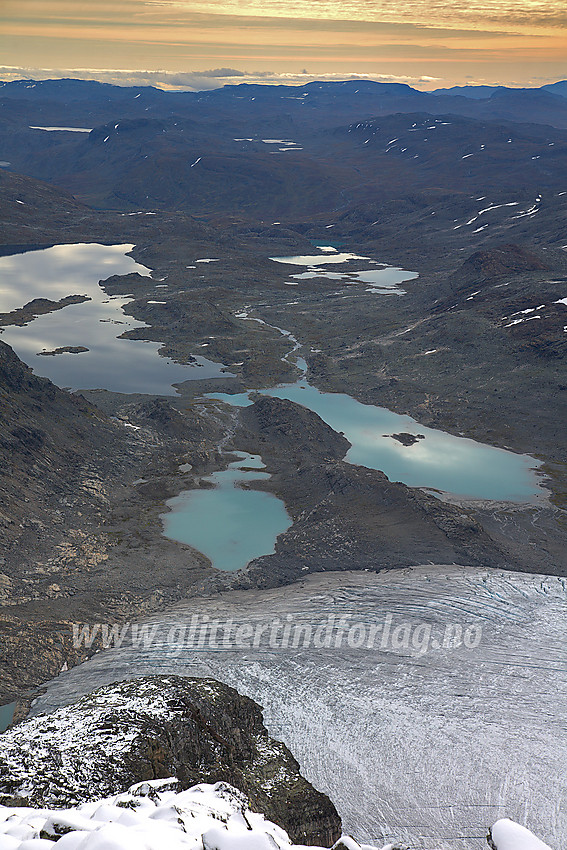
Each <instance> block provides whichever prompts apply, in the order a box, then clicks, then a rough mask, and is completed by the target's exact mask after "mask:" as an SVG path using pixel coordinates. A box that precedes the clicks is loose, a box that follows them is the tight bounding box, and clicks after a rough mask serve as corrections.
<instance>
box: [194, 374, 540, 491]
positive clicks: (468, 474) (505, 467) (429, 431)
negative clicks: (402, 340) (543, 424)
mask: <svg viewBox="0 0 567 850" xmlns="http://www.w3.org/2000/svg"><path fill="white" fill-rule="evenodd" d="M260 393H261V394H262V395H269V396H273V397H275V398H284V399H288V400H289V401H295V402H297V403H298V404H301V405H303V407H307V408H308V409H309V410H313V411H314V412H315V413H317V414H318V415H319V416H320V417H321V419H323V420H324V421H325V422H326V423H327V424H328V425H330V426H331V428H333V430H335V431H339V432H342V433H343V434H344V435H345V437H346V438H347V440H349V442H350V443H352V448H351V449H349V451H348V453H347V455H346V458H345V459H346V460H347V462H348V463H352V464H355V465H357V466H366V467H368V468H369V469H379V470H381V471H382V472H384V473H385V474H386V475H387V476H388V478H389V479H390V481H401V482H403V483H404V484H407V485H408V486H410V487H421V488H424V489H429V490H433V491H435V490H439V491H442V492H444V493H450V494H452V495H455V496H459V497H462V498H466V499H490V500H497V501H510V502H533V501H535V500H537V499H538V498H539V499H543V498H545V491H544V490H543V488H542V487H540V485H539V481H538V476H537V467H538V466H541V462H540V461H537V460H534V458H531V457H529V456H527V455H519V454H516V453H514V452H510V451H506V450H504V449H498V448H495V447H493V446H488V445H485V444H483V443H477V442H475V441H474V440H470V439H467V438H464V437H455V436H453V435H452V434H446V433H445V432H443V431H438V430H435V429H433V428H425V427H424V426H423V425H420V424H419V422H416V421H415V419H412V418H411V417H410V416H404V415H400V414H397V413H392V411H391V410H387V409H386V408H384V407H376V406H374V405H369V404H362V403H361V402H359V401H356V399H354V398H351V396H348V395H344V394H342V393H327V392H321V390H318V389H317V388H316V387H313V386H311V385H310V384H309V383H308V382H307V381H306V380H300V381H298V382H297V383H295V384H284V385H282V386H279V387H274V388H273V389H267V390H261V391H260ZM251 395H253V394H248V393H240V394H235V395H230V394H227V393H211V394H208V395H207V398H216V399H220V400H222V401H225V402H227V403H228V404H231V405H237V406H241V407H243V406H247V405H249V404H252V399H251V397H250V396H251ZM400 433H406V434H412V435H414V436H415V437H418V436H419V437H420V438H419V439H417V441H416V442H415V443H414V444H413V445H410V446H405V445H403V444H402V443H400V441H399V440H397V439H395V438H394V437H393V436H391V435H392V434H400ZM421 437H422V438H421Z"/></svg>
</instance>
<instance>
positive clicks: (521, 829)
mask: <svg viewBox="0 0 567 850" xmlns="http://www.w3.org/2000/svg"><path fill="white" fill-rule="evenodd" d="M488 844H489V845H490V847H492V848H493V850H551V847H550V846H549V845H548V844H544V843H543V841H540V840H539V838H536V837H535V835H534V834H533V832H530V831H529V829H526V827H525V826H520V824H519V823H514V821H512V820H509V818H502V819H501V820H498V821H496V823H495V824H494V826H493V827H492V828H491V830H490V834H489V836H488Z"/></svg>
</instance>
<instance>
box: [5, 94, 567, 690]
mask: <svg viewBox="0 0 567 850" xmlns="http://www.w3.org/2000/svg"><path fill="white" fill-rule="evenodd" d="M356 85H357V86H358V83H357V84H356ZM376 86H377V84H368V85H367V84H366V83H364V84H361V88H360V91H359V92H358V93H357V94H356V97H354V94H355V92H354V91H353V89H352V86H351V85H350V84H345V85H344V86H343V85H341V84H335V85H334V86H333V85H326V84H325V85H320V86H318V85H315V84H310V85H309V86H305V87H302V88H301V89H299V90H297V91H296V90H294V94H295V95H297V97H301V98H302V100H301V101H299V100H290V99H289V97H288V95H289V90H288V89H287V88H286V87H234V88H231V87H227V89H225V90H222V91H218V92H209V93H207V94H199V95H195V94H189V93H188V94H187V95H185V94H184V95H179V94H175V95H167V94H166V93H164V92H159V91H157V90H154V89H119V88H117V87H112V86H101V85H100V84H94V83H80V82H76V81H60V82H46V83H42V84H38V85H37V86H36V87H35V88H27V87H26V86H25V85H22V84H17V83H14V84H10V85H4V86H3V87H2V88H0V108H1V110H2V116H3V127H2V130H1V132H0V158H1V159H2V161H5V162H10V163H11V165H10V166H8V167H3V168H2V169H1V170H0V226H1V230H0V242H1V245H0V254H2V255H4V256H9V255H11V254H14V253H17V252H19V251H23V250H27V249H34V248H35V249H37V248H41V247H46V246H48V245H53V244H59V243H73V242H81V241H87V242H92V241H98V242H103V243H106V244H115V243H118V242H120V243H122V242H128V243H131V244H134V245H135V248H134V250H133V256H134V257H135V258H136V259H137V260H139V261H140V262H142V263H144V264H145V265H146V266H147V267H148V268H150V269H151V270H152V277H147V278H146V277H142V276H140V275H125V276H121V277H116V276H113V277H110V278H109V279H107V280H106V281H104V282H103V286H104V289H105V291H106V292H107V293H108V294H109V295H115V294H124V293H132V295H133V300H132V301H131V302H130V303H129V305H128V306H127V308H126V310H127V312H128V313H129V314H131V315H132V316H134V317H135V318H136V319H139V320H142V321H144V322H146V324H147V327H145V328H138V329H136V330H135V331H131V332H129V335H130V336H131V337H134V338H136V339H149V340H152V341H155V342H159V343H161V344H162V349H161V353H162V354H165V355H168V356H171V357H173V358H175V359H176V360H177V361H179V362H181V363H188V362H191V358H192V357H193V356H194V352H195V351H196V350H199V351H205V352H206V354H207V356H208V357H210V358H211V359H213V360H214V361H216V362H222V363H226V364H227V365H228V368H229V369H230V372H231V373H232V374H233V375H235V376H236V377H234V378H228V377H226V378H219V379H211V380H209V381H187V382H186V383H184V384H182V385H180V386H179V393H178V395H177V396H175V397H171V398H168V399H167V400H165V399H160V398H155V397H148V396H142V395H127V394H118V393H109V392H106V391H104V390H100V389H99V388H97V387H86V388H84V390H83V392H82V393H81V395H78V394H69V393H67V392H64V391H62V390H60V389H58V388H56V387H54V386H53V384H51V383H50V382H48V381H46V380H44V379H39V378H37V377H35V376H33V375H32V374H31V373H30V371H29V369H28V368H27V367H24V366H23V365H22V364H21V362H20V361H18V359H17V358H16V357H15V356H14V355H13V353H12V352H11V351H10V350H9V349H8V348H7V347H6V346H5V345H2V344H1V343H0V349H1V350H0V354H1V362H0V370H1V371H0V389H1V391H2V408H1V409H0V420H1V424H2V429H3V430H2V434H3V436H2V443H1V446H2V447H1V449H0V451H1V452H2V456H1V458H0V459H1V460H2V479H1V486H2V496H3V499H2V508H1V511H2V520H1V524H0V535H1V538H0V542H1V545H2V553H1V557H2V558H3V559H4V560H3V562H2V564H1V565H0V568H1V571H2V575H1V576H0V594H1V598H2V603H3V608H2V612H1V614H0V629H1V631H2V638H3V657H2V660H1V662H0V663H1V664H2V677H1V683H0V695H1V700H0V701H1V702H10V701H12V700H13V699H15V698H16V697H20V696H24V695H26V698H27V697H29V695H30V694H31V692H32V690H33V688H35V687H36V686H37V685H39V684H40V683H41V682H42V681H44V680H46V679H48V678H49V677H51V676H53V675H55V674H56V673H57V672H58V671H59V670H60V669H61V667H62V666H63V665H64V664H65V663H66V664H69V665H71V664H74V663H76V661H77V660H79V656H78V655H77V654H74V653H73V651H72V649H71V647H70V644H69V624H70V623H71V622H73V621H77V620H81V621H83V620H84V621H86V620H88V621H94V620H98V619H99V618H100V619H103V618H106V617H108V616H112V617H113V618H116V619H121V618H122V619H126V618H128V617H131V616H133V614H134V612H136V611H142V612H146V611H149V610H154V609H156V608H159V607H160V606H163V605H166V604H168V603H169V602H171V601H174V600H177V599H179V598H182V597H184V596H191V595H194V594H198V593H203V592H212V591H215V590H219V589H223V588H225V587H232V586H236V587H250V586H252V587H254V586H274V585H277V584H282V583H285V582H289V581H292V580H295V579H297V578H298V577H299V576H300V575H301V574H304V571H305V568H307V571H321V570H325V569H333V570H339V569H341V570H342V569H361V568H362V569H376V568H378V569H379V568H382V567H398V566H408V565H412V564H416V563H421V562H429V561H432V562H433V563H440V562H447V563H453V562H456V563H465V564H471V565H482V566H489V567H500V568H505V569H520V570H526V571H536V572H546V573H550V574H556V575H565V572H566V571H567V565H566V562H565V534H566V532H567V526H566V520H565V512H564V510H565V504H566V498H567V497H566V494H567V469H566V466H565V461H564V451H563V442H564V435H563V431H564V429H563V426H562V416H563V411H564V409H565V394H566V390H567V380H566V376H565V367H564V362H565V350H566V344H567V335H566V334H565V327H566V326H567V325H566V324H565V322H566V321H567V320H566V319H565V316H567V312H566V311H567V307H566V306H565V304H564V303H563V302H564V300H565V298H566V297H567V259H566V255H565V252H564V250H563V248H564V245H565V243H566V242H567V239H566V238H565V229H564V219H565V211H566V210H567V194H566V193H567V185H564V175H565V163H566V156H567V135H566V132H567V131H566V129H565V127H566V124H567V119H566V118H565V116H566V115H567V112H566V109H567V107H566V104H567V101H566V100H565V98H564V97H563V96H562V95H561V94H560V93H558V92H551V91H544V90H537V91H523V92H512V91H510V90H497V91H494V92H490V93H488V95H489V96H486V97H482V98H479V99H474V98H471V97H463V96H462V95H461V94H460V93H444V92H440V93H435V94H433V95H428V94H427V95H426V94H423V93H419V92H415V91H414V90H412V89H410V88H409V87H405V86H401V87H399V86H384V87H380V86H378V87H376ZM138 95H139V97H138ZM172 97H174V98H175V100H174V101H173V100H172ZM252 98H255V99H254V100H252ZM173 104H175V105H174V106H173ZM282 104H284V106H285V108H282ZM528 118H529V122H528V121H527V119H528ZM54 125H57V126H61V125H62V126H80V127H85V128H90V127H92V128H93V129H92V132H90V133H65V132H55V133H49V132H45V131H41V130H37V129H33V128H34V127H38V126H54ZM278 139H279V140H282V141H277V140H278ZM292 143H293V144H292ZM288 148H289V149H288ZM329 242H332V244H336V245H337V246H339V247H341V249H342V250H345V251H356V252H358V253H360V254H361V255H362V256H364V257H368V258H371V259H373V260H376V261H377V262H379V263H390V264H393V265H396V266H404V267H405V268H407V269H410V270H414V271H417V272H418V273H419V277H418V278H417V279H415V280H411V281H408V282H407V283H404V289H405V291H406V295H404V296H401V297H394V296H381V295H375V294H372V293H368V292H366V291H365V290H364V288H363V287H359V286H356V287H355V286H349V285H348V283H345V282H344V281H341V282H337V281H336V280H332V279H327V278H323V277H319V278H318V277H314V278H311V279H305V280H302V281H301V282H300V283H298V284H297V285H294V286H293V287H292V286H289V285H288V284H289V283H290V275H291V274H293V273H296V272H297V271H298V267H297V266H295V267H292V266H286V265H284V264H281V263H274V262H273V261H272V260H271V259H270V258H271V257H274V256H277V257H281V256H289V255H295V254H312V253H313V251H314V250H315V248H314V245H326V244H328V243H329ZM207 258H209V259H210V258H214V259H215V260H216V262H214V263H206V262H203V260H204V259H207ZM198 261H201V263H199V262H198ZM346 270H347V269H346V267H345V269H343V271H346ZM158 277H159V279H160V280H164V281H166V283H165V284H164V287H165V288H164V289H162V290H160V292H162V293H165V295H163V298H162V300H163V301H165V303H156V301H155V300H154V298H152V296H155V288H154V287H155V281H156V279H157V278H158ZM292 282H294V281H292ZM74 294H75V293H72V292H70V293H69V296H73V295H74ZM70 303H71V301H69V299H64V300H63V301H54V300H52V299H50V298H49V293H48V292H46V293H45V298H42V299H39V300H37V301H34V302H31V303H28V304H22V305H21V307H20V308H18V309H17V310H14V311H10V312H4V313H3V314H2V315H1V316H0V325H2V326H8V325H12V324H17V325H26V324H28V323H29V322H33V318H34V316H36V315H38V314H42V313H46V312H50V311H52V310H55V309H57V310H58V311H60V312H61V311H62V312H61V314H62V315H65V309H67V305H68V304H70ZM243 308H246V309H247V310H248V312H249V315H250V316H252V317H255V318H257V319H261V320H262V322H264V324H261V323H259V322H252V321H248V320H246V319H245V318H242V310H243ZM0 309H1V304H0ZM278 328H282V329H286V330H287V331H290V332H291V333H292V334H293V335H294V336H295V337H296V338H297V340H298V341H299V343H300V344H301V346H302V348H301V354H302V356H303V357H304V358H305V360H306V362H307V367H308V372H307V374H308V376H309V379H310V380H311V382H312V383H314V384H316V386H318V387H319V388H321V389H323V390H327V391H334V392H345V393H348V394H349V395H351V396H353V397H355V398H357V399H358V400H360V401H363V402H365V403H369V404H376V405H381V406H384V407H387V408H390V409H392V410H395V411H397V412H399V413H409V414H410V415H412V416H414V417H415V418H416V419H417V420H418V422H420V423H421V424H423V426H430V427H437V428H441V429H444V430H446V431H448V432H450V433H453V434H459V435H465V436H469V437H472V438H474V439H476V440H479V441H481V442H487V443H490V444H491V445H495V446H499V447H506V448H510V449H512V450H514V451H517V452H526V453H529V454H531V455H533V456H535V457H537V458H539V459H540V460H542V461H543V462H544V467H543V471H544V474H545V476H546V484H547V486H548V487H549V491H550V496H551V499H550V502H549V503H548V504H547V505H544V504H542V505H538V506H534V505H521V506H514V505H511V504H506V505H500V504H492V503H485V504H478V503H477V504H474V505H473V504H449V502H448V501H443V502H442V501H440V500H439V499H435V498H434V497H433V496H431V495H428V494H425V493H423V492H422V491H419V490H415V489H412V488H408V487H406V486H405V485H403V484H400V483H396V482H390V481H388V480H387V479H386V477H385V476H384V475H383V474H381V473H380V472H378V471H372V470H368V469H365V468H364V467H356V466H352V465H350V464H347V463H345V462H344V455H345V453H346V450H347V448H348V445H347V444H346V441H345V439H344V437H342V436H341V435H339V434H337V433H335V432H333V431H332V430H331V429H330V428H329V427H328V426H327V425H325V423H324V422H322V420H320V419H319V418H318V417H317V416H316V415H315V414H313V413H311V412H309V411H307V410H306V409H304V408H299V407H298V406H297V405H294V404H293V403H291V402H284V401H278V400H276V399H259V400H257V401H256V402H255V404H254V405H253V406H252V407H250V408H246V409H243V410H242V411H241V412H240V413H238V412H237V411H235V410H234V409H231V408H228V407H227V406H225V405H223V404H222V403H219V402H214V401H210V400H204V398H203V394H204V393H205V392H211V391H225V392H238V391H242V390H244V389H260V388H263V387H267V386H273V385H274V384H276V383H278V382H281V381H293V380H295V379H296V377H297V369H296V368H295V367H294V365H293V362H292V361H291V360H290V359H286V355H287V354H288V353H289V350H290V342H289V338H288V337H286V336H284V335H282V333H281V332H280V331H278ZM58 351H59V352H60V356H76V357H77V358H78V359H80V358H81V357H82V356H83V355H82V354H81V353H79V352H76V354H72V353H71V352H69V350H68V349H66V353H65V346H62V347H61V348H60V349H59V348H55V349H54V350H53V351H52V352H51V353H56V352H58ZM57 359H58V358H57ZM128 426H134V427H128ZM397 437H403V434H398V435H397ZM401 445H404V446H405V447H406V448H410V447H409V446H407V445H405V444H404V443H401ZM236 450H247V451H251V452H255V453H258V454H261V455H262V458H263V460H264V462H265V463H266V464H267V470H268V472H269V473H270V474H271V476H272V477H271V479H270V480H269V481H267V482H261V483H259V484H258V485H255V486H258V487H259V488H261V489H267V490H270V491H271V492H273V493H275V494H277V495H279V496H280V497H281V498H283V500H284V501H285V504H286V507H287V509H288V511H289V513H290V514H291V516H292V518H293V520H294V523H293V525H292V527H291V528H290V529H289V531H288V532H286V533H285V534H284V535H282V536H281V537H280V539H279V540H278V543H277V548H276V553H275V555H273V556H267V557H264V558H261V559H258V560H257V561H256V562H254V563H253V564H251V565H250V566H249V568H248V569H247V570H246V571H245V572H244V573H242V574H239V575H237V576H236V577H227V576H224V575H223V576H219V575H218V574H217V573H216V571H214V570H213V569H212V568H211V566H210V564H209V563H208V562H207V560H206V559H205V558H204V557H203V556H202V555H200V554H199V553H197V552H195V551H194V550H192V549H191V548H190V547H188V546H185V545H181V544H176V543H173V542H171V541H168V540H166V539H165V538H164V537H163V536H162V535H161V523H160V520H159V516H160V514H161V513H163V511H164V510H165V507H164V504H165V501H166V500H167V499H168V498H170V497H171V496H174V495H177V494H178V493H179V492H180V491H181V490H184V489H190V488H193V487H200V486H202V481H201V479H202V477H203V476H204V475H206V474H208V473H210V472H211V471H215V470H218V469H223V468H225V467H226V466H227V464H228V463H229V462H230V460H231V459H232V458H233V455H232V454H231V451H236ZM187 465H190V467H191V468H188V466H187ZM180 467H182V468H181V469H180ZM46 600H48V604H46Z"/></svg>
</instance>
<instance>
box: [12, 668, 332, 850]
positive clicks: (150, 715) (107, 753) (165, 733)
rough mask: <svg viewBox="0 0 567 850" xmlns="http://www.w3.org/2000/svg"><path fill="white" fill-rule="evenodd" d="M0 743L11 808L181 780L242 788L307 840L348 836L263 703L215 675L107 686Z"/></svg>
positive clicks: (64, 803)
mask: <svg viewBox="0 0 567 850" xmlns="http://www.w3.org/2000/svg"><path fill="white" fill-rule="evenodd" d="M0 743H1V746H0V803H3V804H4V805H7V806H12V805H14V806H37V807H45V806H48V807H57V808H61V807H68V806H74V805H77V804H81V803H85V802H87V801H89V800H92V799H96V798H97V797H107V796H109V795H110V794H116V793H117V792H121V791H125V790H126V789H127V788H129V787H130V786H131V785H132V784H134V783H136V782H140V781H143V780H148V779H156V778H157V779H159V778H165V777H171V776H175V777H177V779H178V780H179V782H180V786H179V789H178V790H180V791H182V790H184V789H186V788H189V787H191V786H193V785H195V783H197V782H219V781H222V782H226V783H229V784H230V785H233V786H236V787H237V788H239V789H240V791H241V792H243V793H244V794H246V799H247V801H248V802H249V803H250V804H251V806H252V808H253V809H255V810H256V811H261V812H263V813H264V814H265V815H266V816H267V817H269V818H271V819H272V820H274V821H276V822H277V823H279V824H281V825H282V827H284V828H285V829H286V830H287V831H288V833H289V834H290V835H291V837H292V839H293V840H294V841H296V842H300V843H301V844H311V845H313V844H326V845H327V846H329V845H331V844H332V843H333V842H334V841H335V840H336V839H337V838H338V837H339V836H340V834H341V821H340V818H339V816H338V814H337V811H336V809H335V807H334V806H333V804H332V803H331V801H330V800H329V798H328V797H326V796H325V795H324V794H321V793H320V792H319V791H317V790H316V789H315V788H313V786H312V785H310V784H309V782H307V780H306V779H304V778H303V776H302V775H301V773H300V771H299V765H298V763H297V762H296V760H295V759H294V757H293V756H292V754H291V753H290V751H289V750H288V749H287V747H285V746H284V745H283V744H282V743H280V742H279V741H276V740H274V739H273V738H271V737H270V736H269V735H268V733H267V731H266V729H265V727H264V724H263V720H262V712H261V709H260V707H259V706H258V705H257V704H256V703H255V702H253V701H252V700H251V699H248V697H243V696H241V695H240V694H239V693H238V692H237V691H236V690H235V689H234V688H231V687H228V686H227V685H223V684H221V683H219V682H216V681H215V680H214V679H196V678H184V677H180V676H148V677H143V678H141V679H134V680H132V681H128V682H118V683H115V684H112V685H107V686H105V687H103V688H100V689H99V690H97V691H94V693H92V694H89V695H87V696H85V697H83V698H82V699H81V700H79V701H78V702H77V703H75V704H73V705H69V706H66V707H65V708H62V709H59V710H58V711H55V712H54V713H53V714H49V715H41V716H39V717H33V718H29V719H28V720H25V721H24V722H23V723H20V724H19V725H17V726H15V727H14V728H13V729H11V730H9V731H8V732H6V733H5V734H4V735H2V738H1V742H0ZM85 846H87V845H85ZM109 846H110V845H109ZM88 847H89V850H90V845H88ZM0 850H4V848H3V847H2V845H1V844H0ZM81 850H82V847H81ZM206 850H224V848H222V847H219V848H213V847H210V848H206ZM256 850H261V848H260V847H259V846H258V848H256Z"/></svg>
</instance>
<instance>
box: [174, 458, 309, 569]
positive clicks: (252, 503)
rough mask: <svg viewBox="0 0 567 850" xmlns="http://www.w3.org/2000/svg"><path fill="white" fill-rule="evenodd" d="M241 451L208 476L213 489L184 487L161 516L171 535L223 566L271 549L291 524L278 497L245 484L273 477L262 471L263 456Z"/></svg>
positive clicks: (246, 560) (241, 562)
mask: <svg viewBox="0 0 567 850" xmlns="http://www.w3.org/2000/svg"><path fill="white" fill-rule="evenodd" d="M240 454H241V458H240V460H236V461H233V462H232V463H231V464H230V465H229V467H228V469H225V470H224V471H223V472H215V473H213V475H209V476H207V477H206V478H204V479H203V481H206V482H207V483H209V484H212V485H214V486H213V488H212V489H197V490H185V491H184V492H182V493H180V494H179V496H176V497H175V498H173V499H169V501H168V502H167V503H166V504H167V506H168V508H169V509H170V512H169V513H167V514H163V515H162V517H161V519H162V521H163V527H164V531H163V533H164V535H165V536H166V537H169V538H170V539H171V540H177V541H178V542H180V543H187V544H189V545H190V546H192V547H193V548H194V549H197V550H198V551H199V552H202V553H203V555H206V556H207V558H209V559H210V561H211V562H212V564H213V566H214V567H216V569H218V570H226V571H234V570H239V569H242V567H245V566H246V564H248V563H249V562H250V561H252V560H253V559H254V558H258V557H260V556H261V555H270V554H272V553H273V552H274V551H275V542H276V538H277V536H278V534H281V533H282V532H284V531H286V530H287V529H288V528H289V527H290V525H291V523H292V520H291V517H290V516H289V514H288V513H287V511H286V509H285V505H284V503H283V502H282V501H281V500H280V499H278V498H277V497H276V496H274V495H272V494H271V493H264V492H262V491H260V490H248V489H244V487H243V486H242V485H245V484H247V483H248V482H253V481H261V480H266V479H268V478H269V477H270V476H269V474H268V473H266V472H262V471H261V470H262V469H263V468H264V464H263V463H262V459H261V458H260V456H259V455H249V454H245V453H240Z"/></svg>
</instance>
